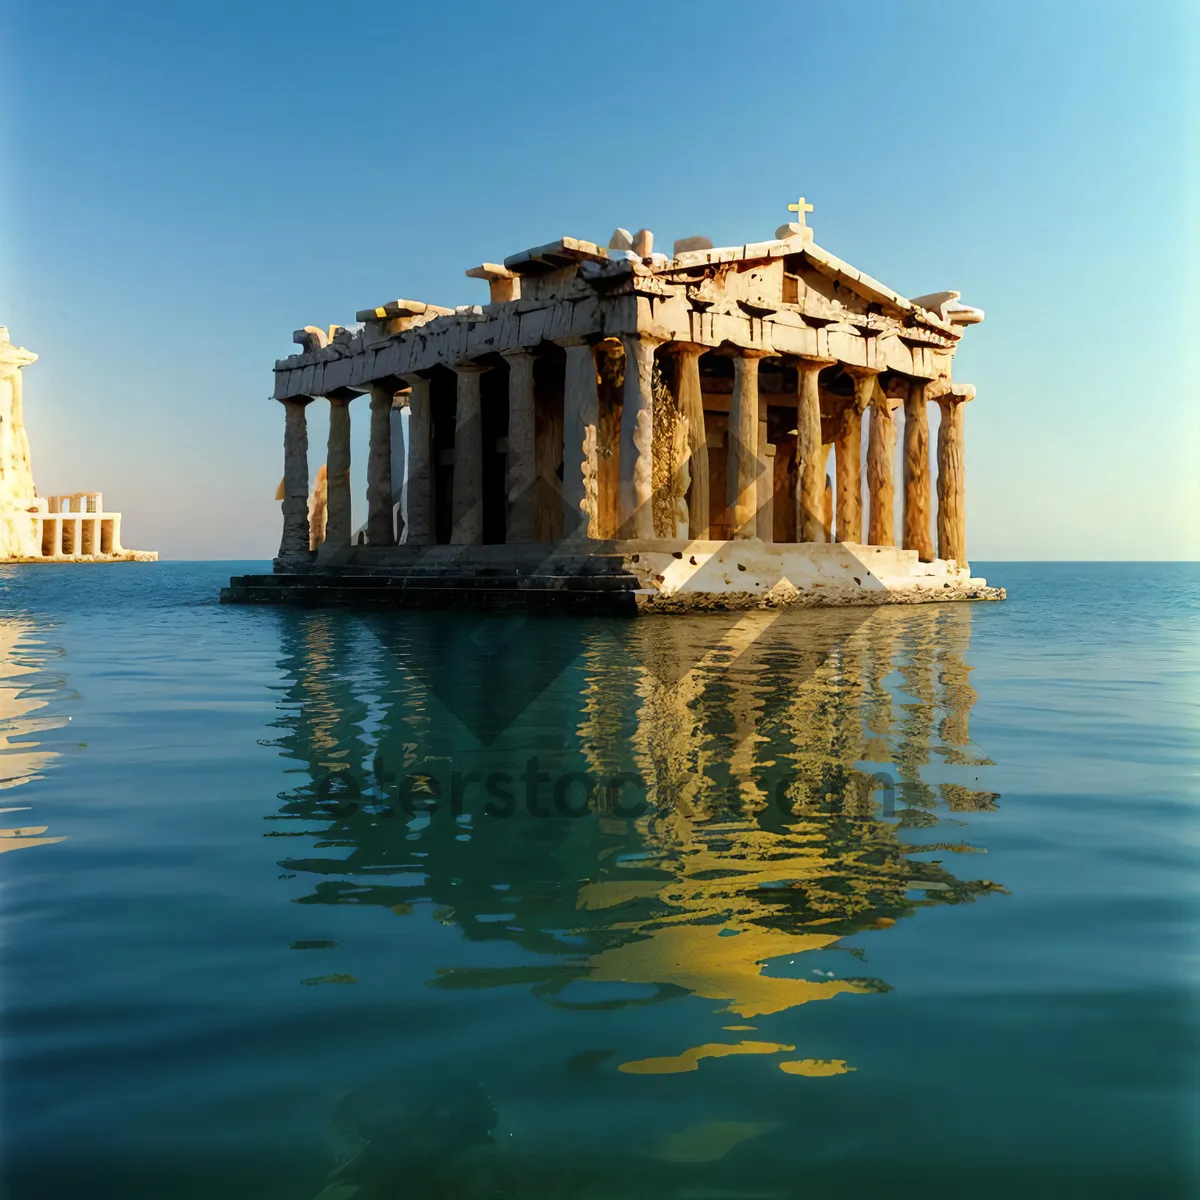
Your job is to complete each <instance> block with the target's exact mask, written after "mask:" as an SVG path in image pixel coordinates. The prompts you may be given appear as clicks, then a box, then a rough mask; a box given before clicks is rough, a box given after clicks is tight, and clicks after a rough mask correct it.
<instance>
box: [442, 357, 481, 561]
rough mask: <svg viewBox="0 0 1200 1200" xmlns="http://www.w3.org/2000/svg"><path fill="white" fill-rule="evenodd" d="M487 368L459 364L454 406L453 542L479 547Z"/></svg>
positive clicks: (471, 363)
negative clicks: (482, 402) (482, 397)
mask: <svg viewBox="0 0 1200 1200" xmlns="http://www.w3.org/2000/svg"><path fill="white" fill-rule="evenodd" d="M486 370H487V368H486V367H481V366H479V365H478V364H477V363H473V362H466V363H459V364H457V365H456V366H455V368H454V373H455V374H456V375H457V376H458V394H457V398H456V403H455V406H454V479H453V484H454V488H453V495H454V503H453V508H452V510H451V529H450V544H451V545H452V546H478V545H479V544H480V543H481V542H482V541H483V421H482V417H481V414H480V408H479V390H480V389H479V381H480V378H481V377H482V375H483V373H484V371H486Z"/></svg>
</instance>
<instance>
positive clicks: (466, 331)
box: [275, 234, 982, 400]
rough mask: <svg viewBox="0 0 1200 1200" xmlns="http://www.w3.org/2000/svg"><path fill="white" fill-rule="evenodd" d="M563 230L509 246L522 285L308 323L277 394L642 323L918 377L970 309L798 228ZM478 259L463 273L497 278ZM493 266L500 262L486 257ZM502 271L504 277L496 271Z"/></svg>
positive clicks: (698, 338)
mask: <svg viewBox="0 0 1200 1200" xmlns="http://www.w3.org/2000/svg"><path fill="white" fill-rule="evenodd" d="M612 255H613V251H611V250H608V249H605V248H602V247H599V246H597V245H596V244H595V243H593V242H585V241H580V240H578V239H576V238H560V239H559V240H558V241H557V242H552V243H550V244H549V245H546V246H539V247H536V248H535V249H533V250H527V251H525V252H523V253H522V254H517V255H513V256H512V257H510V258H507V259H505V265H504V268H499V270H505V271H506V272H507V273H509V274H511V276H512V277H513V280H514V281H519V284H520V287H519V292H520V295H519V296H518V297H516V298H511V299H505V300H499V301H495V302H492V303H489V304H484V305H478V304H475V305H462V306H460V307H459V308H457V309H448V308H439V307H437V306H434V305H427V304H422V303H420V302H418V301H409V300H394V301H390V302H389V303H388V304H385V305H381V306H379V307H377V308H373V309H365V310H363V311H360V312H358V313H357V314H356V320H358V321H361V322H363V328H362V329H361V330H358V331H353V332H352V331H351V330H349V329H345V328H336V327H335V329H334V330H333V333H332V338H331V339H330V337H329V336H328V335H326V334H325V333H324V332H323V331H320V330H315V329H312V328H311V327H310V329H309V330H308V332H309V334H310V338H311V340H310V341H309V343H308V345H309V348H308V349H306V351H305V353H303V354H296V355H292V356H291V357H290V358H285V359H281V360H279V361H277V362H276V364H275V398H276V399H277V400H286V399H290V398H292V397H295V396H324V395H328V394H330V392H331V391H336V390H338V389H341V388H356V389H360V390H363V391H365V390H366V389H367V388H368V387H369V386H370V384H371V383H372V382H373V381H374V380H376V379H380V378H384V377H386V376H389V375H395V376H403V375H406V374H409V373H411V372H415V371H427V370H430V369H431V368H433V367H436V366H448V367H454V366H455V365H456V364H458V363H461V362H463V361H467V360H471V359H475V358H479V357H481V356H482V355H485V354H491V353H504V352H505V351H506V350H519V349H528V350H532V349H536V348H537V347H538V346H540V345H541V344H542V343H543V342H546V341H556V340H557V339H559V338H565V337H590V338H604V337H621V336H623V335H633V334H644V335H647V336H652V337H659V338H662V339H663V340H664V341H677V342H683V343H687V344H690V345H696V346H704V347H707V348H709V349H717V348H719V347H741V348H744V349H747V350H762V351H766V352H767V353H773V354H789V355H797V356H805V357H810V358H829V359H831V360H834V361H837V362H842V363H845V364H847V365H850V366H857V367H862V368H865V369H870V370H874V371H879V372H882V371H885V370H891V371H896V372H900V373H902V374H904V375H907V376H910V377H912V378H914V379H926V380H930V381H933V380H938V379H945V378H949V375H950V361H951V359H952V357H953V353H954V350H955V348H956V347H957V345H958V342H959V339H960V338H961V337H962V332H963V327H964V325H966V324H972V323H974V322H975V321H977V320H979V319H981V317H982V314H981V313H980V312H979V310H978V309H973V308H969V307H967V306H965V305H957V304H956V301H957V294H956V293H952V292H951V293H940V294H938V295H937V296H935V297H933V298H932V299H937V300H938V301H939V306H938V309H937V310H935V311H931V310H929V309H926V308H923V307H922V306H921V305H920V304H919V303H918V302H916V301H912V300H908V299H905V298H904V297H903V296H901V295H899V293H897V292H894V291H892V290H891V289H890V288H888V287H886V286H885V285H884V284H882V283H879V282H878V281H877V280H874V279H872V278H871V277H870V276H869V275H865V274H863V273H862V272H860V271H856V270H855V269H854V268H853V267H850V266H848V265H847V264H846V263H844V262H842V261H841V260H840V259H838V258H835V257H834V256H833V255H832V254H830V253H828V252H827V251H825V250H823V249H821V247H819V246H817V245H816V244H815V243H813V242H812V241H810V240H808V239H807V238H806V237H805V236H804V234H792V235H790V236H788V237H787V238H783V239H780V240H777V241H773V242H759V243H753V244H749V245H745V246H738V247H730V248H725V249H712V250H699V251H689V252H684V253H681V254H680V255H679V256H678V257H676V258H674V259H665V256H662V255H659V256H657V258H658V259H660V260H663V261H657V262H656V261H654V256H652V257H651V258H650V259H649V260H648V261H642V260H639V259H637V258H635V257H624V256H620V254H619V252H618V255H617V256H612ZM488 267H489V265H488V264H485V265H484V266H483V267H476V268H473V269H472V270H471V271H468V272H467V274H468V275H470V276H472V277H481V276H482V277H484V278H489V279H492V280H493V290H494V286H495V285H494V276H490V275H488V274H485V272H487V271H488ZM491 270H492V271H493V272H495V271H497V270H498V269H497V268H495V267H494V266H493V267H492V268H491ZM506 282H507V280H506Z"/></svg>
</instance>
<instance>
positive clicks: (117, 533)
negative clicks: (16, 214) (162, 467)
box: [0, 326, 158, 562]
mask: <svg viewBox="0 0 1200 1200" xmlns="http://www.w3.org/2000/svg"><path fill="white" fill-rule="evenodd" d="M36 361H37V355H36V354H31V353H30V352H29V351H28V350H24V349H22V348H21V347H20V346H14V345H13V344H12V342H11V341H10V340H9V336H8V330H7V329H5V328H4V327H3V326H0V562H73V561H88V562H91V561H105V562H134V561H136V562H153V561H154V560H155V559H157V558H158V555H157V554H155V553H154V552H153V551H146V550H126V549H125V548H124V546H122V545H121V514H120V513H115V512H106V511H105V510H104V501H103V499H102V497H101V495H100V493H99V492H73V493H71V494H70V495H63V496H39V495H38V494H37V490H36V488H35V487H34V486H33V466H32V463H31V461H30V457H29V437H28V435H27V434H26V432H25V420H24V407H23V398H22V389H21V384H22V380H21V372H22V369H23V368H25V367H27V366H29V364H30V363H32V362H36Z"/></svg>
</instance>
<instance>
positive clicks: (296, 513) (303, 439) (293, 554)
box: [59, 396, 311, 559]
mask: <svg viewBox="0 0 1200 1200" xmlns="http://www.w3.org/2000/svg"><path fill="white" fill-rule="evenodd" d="M310 401H311V397H309V396H296V397H294V398H293V399H291V400H284V401H282V404H283V414H284V417H283V504H282V508H283V537H282V539H281V540H280V543H279V557H280V558H290V559H298V558H307V557H308V420H307V416H306V412H305V410H306V409H307V407H308V405H309V403H310ZM61 544H62V543H61V541H60V542H59V545H61Z"/></svg>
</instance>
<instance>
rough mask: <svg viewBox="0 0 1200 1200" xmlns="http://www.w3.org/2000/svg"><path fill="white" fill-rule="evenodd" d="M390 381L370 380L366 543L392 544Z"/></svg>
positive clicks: (391, 397) (393, 531)
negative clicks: (377, 381)
mask: <svg viewBox="0 0 1200 1200" xmlns="http://www.w3.org/2000/svg"><path fill="white" fill-rule="evenodd" d="M394 396H395V387H394V386H393V385H392V384H391V383H373V384H371V445H370V450H369V451H368V454H367V545H368V546H392V545H395V542H396V533H395V526H394V524H393V521H392V399H393V397H394Z"/></svg>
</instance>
